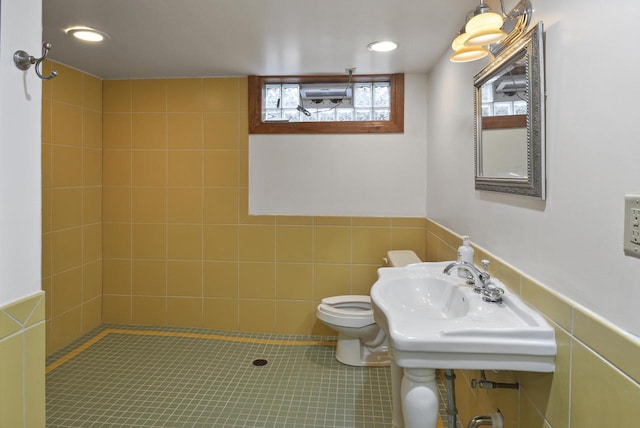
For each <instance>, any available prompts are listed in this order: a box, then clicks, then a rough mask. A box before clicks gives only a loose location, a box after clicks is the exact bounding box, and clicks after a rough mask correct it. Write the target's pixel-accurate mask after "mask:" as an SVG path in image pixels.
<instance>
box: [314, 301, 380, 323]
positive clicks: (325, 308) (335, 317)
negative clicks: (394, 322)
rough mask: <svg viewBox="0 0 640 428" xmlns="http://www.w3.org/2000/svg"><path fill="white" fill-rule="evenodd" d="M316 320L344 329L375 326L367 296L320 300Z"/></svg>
mask: <svg viewBox="0 0 640 428" xmlns="http://www.w3.org/2000/svg"><path fill="white" fill-rule="evenodd" d="M318 318H320V319H321V320H323V321H326V322H329V323H332V324H336V325H341V326H344V327H354V328H360V327H366V326H368V325H371V324H375V320H374V319H373V309H371V298H370V297H369V296H358V295H349V296H333V297H326V298H324V299H322V303H320V304H319V305H318Z"/></svg>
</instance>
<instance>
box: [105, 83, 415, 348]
mask: <svg viewBox="0 0 640 428" xmlns="http://www.w3.org/2000/svg"><path fill="white" fill-rule="evenodd" d="M247 112H248V97H247V78H246V77H240V78H205V79H199V78H196V79H153V80H118V81H105V82H104V132H103V138H104V140H103V141H104V198H103V206H104V218H103V220H104V237H105V238H104V301H103V304H104V306H103V308H104V321H105V322H112V323H133V324H153V325H172V326H188V327H205V328H211V329H219V330H228V331H254V332H272V333H285V334H322V335H332V334H335V332H334V331H332V330H330V329H328V328H326V327H325V326H324V325H322V324H321V323H319V322H318V321H317V320H316V317H315V307H316V306H317V304H318V302H319V301H320V300H321V299H322V298H324V297H326V296H330V295H336V294H345V293H359V294H365V293H368V292H369V288H370V287H371V285H372V284H373V282H374V281H375V279H376V270H377V268H378V267H380V266H381V263H382V258H383V257H384V256H385V253H386V251H388V250H389V249H392V248H408V249H413V250H415V251H416V252H417V253H418V254H419V255H420V256H421V257H423V256H424V253H425V251H424V219H396V218H351V217H303V216H251V215H249V211H248V210H249V207H248V139H249V136H248V127H247V120H248V119H247Z"/></svg>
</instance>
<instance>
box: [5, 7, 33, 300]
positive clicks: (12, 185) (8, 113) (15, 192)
mask: <svg viewBox="0 0 640 428" xmlns="http://www.w3.org/2000/svg"><path fill="white" fill-rule="evenodd" d="M1 7H2V13H1V15H0V18H1V22H0V307H2V306H5V304H8V303H10V302H13V301H15V300H18V299H20V298H22V297H25V296H28V295H30V294H33V293H36V292H38V291H39V290H40V288H41V286H40V260H41V255H40V252H41V247H42V244H41V239H42V235H41V208H40V205H41V197H40V192H41V189H40V186H41V181H40V177H41V172H40V128H41V124H40V110H41V99H42V84H41V82H40V79H38V78H37V77H36V75H35V73H34V71H33V68H32V69H31V70H29V71H28V72H23V71H20V70H18V69H17V68H16V67H15V65H14V64H13V52H15V51H16V50H18V49H22V50H25V51H27V52H29V53H30V54H32V55H35V56H40V52H41V50H42V45H41V39H42V2H41V0H1Z"/></svg>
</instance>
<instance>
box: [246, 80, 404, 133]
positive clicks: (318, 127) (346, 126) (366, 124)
mask: <svg viewBox="0 0 640 428" xmlns="http://www.w3.org/2000/svg"><path fill="white" fill-rule="evenodd" d="M351 82H353V83H356V82H389V87H390V92H391V106H390V110H391V112H390V120H372V121H350V122H337V121H336V122H264V121H263V120H262V95H263V93H264V87H265V85H266V84H272V83H278V84H282V83H300V84H302V83H345V84H347V83H349V76H347V75H336V76H330V75H320V76H249V134H367V133H402V132H404V74H375V75H373V74H372V75H358V76H352V78H351Z"/></svg>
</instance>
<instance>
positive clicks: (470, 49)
mask: <svg viewBox="0 0 640 428" xmlns="http://www.w3.org/2000/svg"><path fill="white" fill-rule="evenodd" d="M487 55H489V51H488V50H486V49H485V48H483V47H481V46H465V47H462V48H460V49H457V50H456V51H455V52H454V53H453V55H451V56H450V57H449V61H451V62H470V61H475V60H477V59H481V58H484V57H485V56H487Z"/></svg>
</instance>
